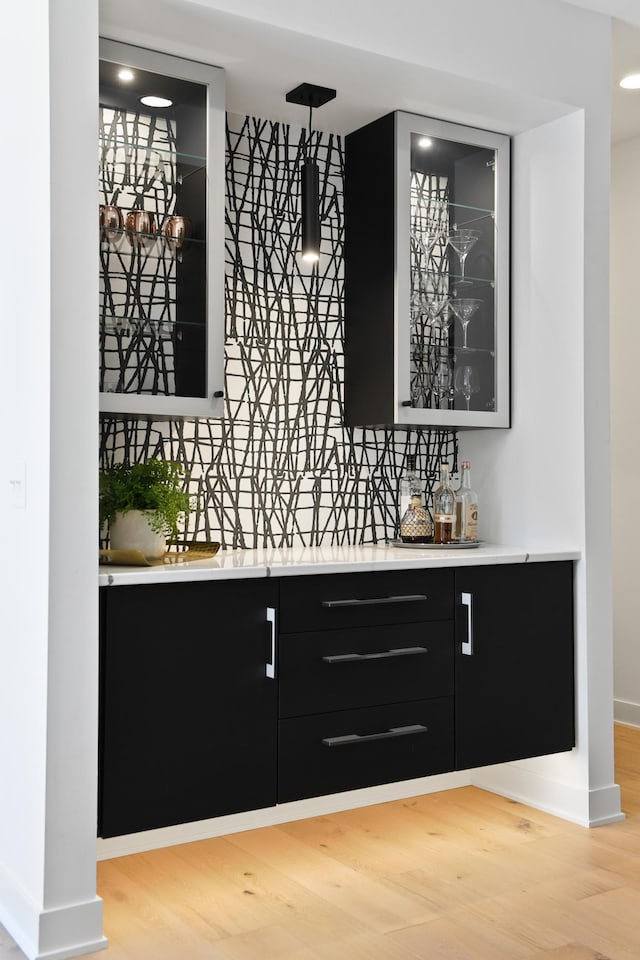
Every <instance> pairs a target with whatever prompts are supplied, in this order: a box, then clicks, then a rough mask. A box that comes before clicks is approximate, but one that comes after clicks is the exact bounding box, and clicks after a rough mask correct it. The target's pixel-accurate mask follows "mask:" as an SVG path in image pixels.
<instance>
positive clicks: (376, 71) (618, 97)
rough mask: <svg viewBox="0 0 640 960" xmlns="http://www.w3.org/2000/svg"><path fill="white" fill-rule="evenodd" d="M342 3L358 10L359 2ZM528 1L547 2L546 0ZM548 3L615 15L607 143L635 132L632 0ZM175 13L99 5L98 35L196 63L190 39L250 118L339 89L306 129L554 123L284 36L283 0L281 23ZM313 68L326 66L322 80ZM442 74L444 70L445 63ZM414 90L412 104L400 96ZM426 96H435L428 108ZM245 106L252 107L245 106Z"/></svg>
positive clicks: (636, 49)
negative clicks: (303, 95) (434, 119)
mask: <svg viewBox="0 0 640 960" xmlns="http://www.w3.org/2000/svg"><path fill="white" fill-rule="evenodd" d="M349 2H353V3H355V4H356V6H357V5H358V4H360V5H362V2H364V0H349ZM529 2H530V3H536V2H540V3H541V4H542V3H544V4H548V2H549V0H529ZM556 2H559V3H560V2H562V3H569V4H571V5H573V6H579V7H583V8H585V9H588V10H592V11H594V12H597V13H603V14H606V15H609V16H612V17H615V18H619V19H614V21H613V46H612V140H613V141H614V142H617V141H620V140H626V139H630V138H631V137H635V136H640V91H628V90H622V89H621V88H620V87H619V86H618V81H619V79H620V77H621V76H622V75H623V74H624V73H627V72H631V71H638V72H640V0H556ZM176 7H177V3H176V0H136V2H135V3H134V4H131V3H130V0H102V2H101V31H102V32H103V34H104V35H106V36H110V37H112V38H113V39H122V40H128V41H129V42H133V43H136V42H138V43H140V45H141V46H150V45H151V43H150V42H149V41H150V35H153V32H154V30H157V32H158V36H162V37H164V38H167V37H171V46H172V49H171V51H170V52H172V53H174V54H177V55H183V56H188V57H194V56H196V57H197V53H198V50H197V44H196V46H195V47H194V41H193V38H194V37H197V38H198V42H199V43H201V44H202V59H205V60H207V59H209V57H211V56H212V57H214V59H213V60H209V62H218V61H220V66H224V68H225V72H226V74H227V77H228V84H227V87H228V89H227V102H228V108H229V110H230V111H231V112H238V113H243V112H253V113H254V115H257V116H269V117H270V118H272V119H274V120H281V121H283V122H288V123H292V124H296V125H300V126H303V125H304V124H305V122H306V110H305V109H304V108H301V107H299V106H296V105H295V104H287V103H286V102H285V100H284V97H283V90H287V89H289V88H290V87H293V86H296V85H297V83H299V82H300V81H301V79H303V80H305V81H307V82H311V83H318V84H320V85H324V86H331V87H336V88H338V89H339V90H340V96H339V97H338V98H336V100H334V101H332V102H331V103H328V104H326V105H325V106H323V107H322V108H321V109H319V110H317V111H315V116H314V126H316V127H317V128H320V129H325V130H332V131H333V132H335V133H346V132H348V131H349V130H353V129H356V128H357V127H358V126H361V125H362V124H364V123H367V122H369V121H370V120H372V119H375V117H376V116H380V115H381V114H382V113H385V112H387V111H389V112H390V111H392V110H398V109H400V110H406V111H408V112H412V113H419V114H423V115H426V116H434V115H435V116H438V115H441V113H442V110H443V109H445V110H446V113H447V116H448V118H449V119H451V120H457V121H458V122H461V123H465V122H466V123H473V124H474V125H477V126H479V125H485V126H487V127H488V128H492V129H495V130H497V131H498V132H510V133H515V132H517V131H518V130H519V129H520V130H521V129H526V128H527V127H534V126H536V125H537V124H538V123H542V122H545V121H546V120H549V119H552V118H553V117H554V111H555V112H556V113H557V105H552V104H550V103H548V102H546V101H543V100H540V98H537V99H536V100H533V99H530V101H529V102H526V98H523V97H522V96H519V97H518V98H515V97H511V98H510V94H509V92H508V91H505V90H504V89H501V88H498V87H496V86H493V87H491V86H490V85H483V84H480V83H475V84H474V85H473V87H472V88H470V87H469V84H468V83H465V82H464V80H463V79H462V78H458V77H457V76H456V74H455V73H453V72H452V73H451V74H448V75H447V76H446V82H445V83H444V85H443V77H444V74H443V73H442V67H441V70H440V71H437V70H433V71H430V70H429V69H427V68H425V67H424V66H422V65H419V64H417V63H411V62H408V61H407V60H405V59H400V58H398V59H394V58H393V57H389V56H386V57H381V55H380V54H374V53H372V52H371V51H370V50H366V49H363V48H362V47H360V48H358V47H356V46H354V45H353V43H350V44H348V45H347V43H346V42H345V44H344V45H341V44H339V43H330V42H328V40H327V39H326V38H325V39H322V38H321V37H320V36H315V37H314V36H310V35H304V34H302V33H300V32H295V33H294V32H291V27H289V26H288V24H289V23H291V5H290V0H269V11H270V16H273V17H274V18H275V19H277V18H278V17H280V20H281V21H282V22H281V23H280V24H279V25H275V24H274V23H270V24H267V23H265V22H264V20H262V22H259V20H260V18H261V17H264V8H263V3H262V0H242V3H240V4H239V7H240V9H242V12H243V14H244V16H237V14H236V11H237V9H238V6H237V5H236V2H235V0H233V2H232V0H191V3H189V4H187V5H186V6H184V5H181V6H180V10H181V15H180V17H179V18H176V16H175V14H176ZM225 7H226V8H227V9H226V10H225V9H224V8H225ZM314 9H315V8H313V7H311V8H307V7H305V16H307V15H310V14H308V13H307V12H306V11H308V10H311V11H312V12H313V10H314ZM401 10H402V8H400V12H401ZM399 15H400V13H399ZM253 18H255V19H253ZM623 21H625V22H623ZM122 23H128V24H129V25H130V28H129V29H128V31H127V35H126V36H124V35H121V31H120V30H119V29H118V24H122ZM283 24H287V26H283ZM137 30H138V31H139V36H138V35H137V33H136V31H137ZM223 37H224V43H222V38H223ZM217 48H219V50H218V49H217ZM390 49H393V46H392V45H390ZM218 53H219V55H217V54H218ZM216 56H217V58H216ZM318 64H319V65H322V64H325V66H326V71H325V72H326V76H325V75H323V74H322V69H321V67H320V68H319V67H318V66H317V65H318ZM311 65H314V66H313V67H311ZM285 66H286V69H285ZM453 66H454V68H455V64H454V65H453ZM445 69H451V68H450V67H448V65H447V67H445ZM310 73H313V74H314V75H309V74H310ZM382 75H384V83H381V76H382ZM329 81H330V82H329ZM372 90H376V97H375V105H376V106H375V110H374V109H372V107H371V103H372V97H371V91H372ZM418 90H419V91H421V96H420V99H419V100H418V99H416V97H415V95H413V96H411V95H408V94H407V91H418ZM430 91H436V97H435V99H434V101H433V103H431V102H430V97H429V92H430ZM247 104H250V105H251V106H250V108H248V109H247ZM274 104H275V105H276V107H275V109H274ZM276 114H278V115H276Z"/></svg>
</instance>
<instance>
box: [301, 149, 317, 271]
mask: <svg viewBox="0 0 640 960" xmlns="http://www.w3.org/2000/svg"><path fill="white" fill-rule="evenodd" d="M301 252H302V259H303V260H307V261H311V262H313V261H314V260H317V259H318V258H319V257H320V169H319V167H318V164H317V163H315V162H314V161H313V160H305V162H304V163H303V165H302V251H301Z"/></svg>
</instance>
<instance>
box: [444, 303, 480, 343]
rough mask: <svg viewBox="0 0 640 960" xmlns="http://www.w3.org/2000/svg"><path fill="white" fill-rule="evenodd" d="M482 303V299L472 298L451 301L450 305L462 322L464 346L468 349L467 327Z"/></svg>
mask: <svg viewBox="0 0 640 960" xmlns="http://www.w3.org/2000/svg"><path fill="white" fill-rule="evenodd" d="M481 303H482V300H470V299H468V298H466V299H464V300H450V301H449V306H450V307H451V309H452V310H453V312H454V313H455V315H456V317H457V318H458V320H459V321H460V323H461V324H462V346H463V349H465V350H466V349H467V327H468V326H469V322H470V320H471V318H472V317H473V316H474V315H475V312H476V310H477V309H478V307H479V306H480V304H481Z"/></svg>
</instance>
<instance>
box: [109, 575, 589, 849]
mask: <svg viewBox="0 0 640 960" xmlns="http://www.w3.org/2000/svg"><path fill="white" fill-rule="evenodd" d="M572 567H573V565H572V563H571V562H562V561H554V562H550V563H522V564H504V565H496V566H469V567H459V568H455V569H454V568H443V569H439V570H426V571H425V570H411V571H389V572H382V571H376V572H372V573H370V574H368V573H364V574H345V575H342V574H340V575H317V576H301V577H283V578H282V580H281V581H279V580H278V579H277V578H275V577H274V578H271V577H269V578H265V579H258V580H252V579H248V580H231V581H213V582H211V581H202V582H186V583H170V584H149V585H140V586H118V587H103V588H102V589H101V617H102V623H101V710H100V723H101V727H100V778H99V780H100V784H99V785H100V799H99V832H100V835H101V836H102V837H112V836H116V835H120V834H126V833H135V832H138V831H143V830H150V829H153V828H155V827H163V826H169V825H171V824H177V823H186V822H189V821H194V820H201V819H204V818H209V817H217V816H222V815H224V814H230V813H237V812H240V811H242V810H251V809H259V808H261V807H269V806H273V805H274V804H276V803H278V802H280V803H282V802H287V801H292V800H299V799H303V798H305V797H314V796H320V795H322V794H331V793H340V792H342V791H346V790H354V789H358V788H362V787H368V786H374V785H377V784H382V783H391V782H394V781H398V780H409V779H413V778H417V777H423V776H429V775H431V774H437V773H444V772H446V771H448V770H454V769H458V770H462V769H466V768H469V767H480V766H485V765H487V764H493V763H502V762H505V761H509V760H517V759H521V758H524V757H531V756H539V755H544V754H548V753H557V752H559V751H562V750H570V749H571V747H572V746H573V745H574V663H573V659H574V653H573V648H574V644H573V569H572ZM269 608H273V609H274V610H277V616H276V618H275V619H276V622H278V621H279V630H278V636H277V655H276V658H275V670H274V671H272V673H273V674H274V675H273V676H269V675H268V673H269V672H270V671H268V670H267V664H268V663H269V662H270V661H271V657H272V639H273V638H272V634H271V624H270V622H269V620H268V616H267V612H268V610H269ZM273 637H275V633H274V635H273Z"/></svg>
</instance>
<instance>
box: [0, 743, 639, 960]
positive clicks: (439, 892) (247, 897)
mask: <svg viewBox="0 0 640 960" xmlns="http://www.w3.org/2000/svg"><path fill="white" fill-rule="evenodd" d="M615 733H616V778H617V782H618V783H619V784H620V786H621V788H622V800H623V809H624V811H625V813H626V814H627V819H626V820H625V821H624V822H623V823H618V824H612V825H610V826H607V827H600V828H597V829H594V830H586V829H584V828H582V827H577V826H574V825H573V824H569V823H566V822H565V821H563V820H559V819H557V818H555V817H552V816H549V815H547V814H544V813H540V812H538V811H536V810H533V809H531V808H529V807H525V806H523V805H522V804H519V803H514V802H512V801H509V800H505V799H503V798H501V797H497V796H495V795H493V794H490V793H486V792H484V791H482V790H478V789H476V788H474V787H464V788H461V789H458V790H450V791H446V792H443V793H438V794H431V795H428V796H421V797H415V798H413V799H410V800H399V801H395V802H392V803H387V804H380V805H377V806H374V807H364V808H361V809H358V810H349V811H345V812H343V813H338V814H332V815H331V816H323V817H315V818H313V819H310V820H304V821H298V822H295V823H289V824H283V825H280V826H276V827H268V828H264V829H261V830H252V831H247V832H244V833H238V834H233V835H231V836H226V837H219V838H216V839H213V840H204V841H200V842H197V843H191V844H184V845H182V846H176V847H169V848H167V849H163V850H155V851H152V852H149V853H141V854H136V855H134V856H129V857H121V858H119V859H117V860H109V861H103V862H101V863H99V864H98V892H99V894H100V895H101V896H102V897H103V898H104V910H105V932H106V935H107V936H108V937H109V940H110V949H109V952H108V954H105V953H96V954H91V955H90V956H91V957H93V958H96V960H97V958H99V957H101V958H105V956H106V957H108V958H109V960H205V958H206V960H640V729H636V728H632V727H624V726H621V725H616V732H615ZM22 956H23V955H22V953H21V952H20V951H19V950H18V949H17V947H15V945H14V944H13V942H12V941H11V939H10V938H9V937H8V935H7V934H6V933H5V932H4V931H3V930H2V928H0V960H20V958H22Z"/></svg>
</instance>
